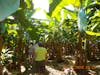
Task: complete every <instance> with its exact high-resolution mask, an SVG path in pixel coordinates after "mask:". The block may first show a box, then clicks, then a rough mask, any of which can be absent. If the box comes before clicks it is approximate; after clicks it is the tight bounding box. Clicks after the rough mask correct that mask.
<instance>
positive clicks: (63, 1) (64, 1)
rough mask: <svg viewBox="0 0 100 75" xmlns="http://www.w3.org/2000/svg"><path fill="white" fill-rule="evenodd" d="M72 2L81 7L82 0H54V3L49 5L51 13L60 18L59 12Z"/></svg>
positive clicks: (52, 15)
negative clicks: (80, 0)
mask: <svg viewBox="0 0 100 75" xmlns="http://www.w3.org/2000/svg"><path fill="white" fill-rule="evenodd" d="M69 4H72V5H73V6H76V7H79V6H80V2H79V0H53V2H52V4H50V7H49V14H50V16H51V17H56V18H57V20H58V19H59V15H58V14H59V12H60V10H61V9H62V8H63V7H64V6H66V5H69Z"/></svg>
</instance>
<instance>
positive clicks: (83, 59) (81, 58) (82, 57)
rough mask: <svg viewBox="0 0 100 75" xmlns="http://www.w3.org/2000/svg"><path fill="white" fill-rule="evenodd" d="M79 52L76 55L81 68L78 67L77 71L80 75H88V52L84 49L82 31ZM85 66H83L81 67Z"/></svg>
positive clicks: (79, 38) (77, 64)
mask: <svg viewBox="0 0 100 75" xmlns="http://www.w3.org/2000/svg"><path fill="white" fill-rule="evenodd" d="M78 40H79V42H78V54H77V56H76V66H79V67H80V68H79V69H76V72H77V74H78V75H88V72H87V69H86V65H87V56H86V52H85V50H84V49H82V46H83V45H82V36H81V33H80V32H79V37H78ZM81 67H83V68H81Z"/></svg>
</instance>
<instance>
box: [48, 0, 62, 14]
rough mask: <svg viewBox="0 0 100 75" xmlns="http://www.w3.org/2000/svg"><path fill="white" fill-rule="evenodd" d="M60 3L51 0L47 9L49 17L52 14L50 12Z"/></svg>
mask: <svg viewBox="0 0 100 75" xmlns="http://www.w3.org/2000/svg"><path fill="white" fill-rule="evenodd" d="M60 2H61V0H53V1H52V3H51V4H50V7H49V15H51V14H52V11H53V10H54V9H55V8H56V6H57V5H58V4H59V3H60Z"/></svg>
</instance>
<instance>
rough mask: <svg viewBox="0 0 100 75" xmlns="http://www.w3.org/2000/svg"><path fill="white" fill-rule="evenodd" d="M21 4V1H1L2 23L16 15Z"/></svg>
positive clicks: (0, 19)
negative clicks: (8, 17) (13, 14)
mask: <svg viewBox="0 0 100 75" xmlns="http://www.w3.org/2000/svg"><path fill="white" fill-rule="evenodd" d="M19 4H20V0H0V21H3V20H4V19H5V18H6V17H7V16H9V15H11V14H12V13H14V12H15V11H16V10H17V9H18V7H19Z"/></svg>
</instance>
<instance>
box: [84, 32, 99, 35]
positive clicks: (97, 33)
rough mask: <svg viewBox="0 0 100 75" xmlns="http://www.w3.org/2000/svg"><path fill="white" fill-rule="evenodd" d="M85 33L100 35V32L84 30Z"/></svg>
mask: <svg viewBox="0 0 100 75" xmlns="http://www.w3.org/2000/svg"><path fill="white" fill-rule="evenodd" d="M86 34H88V35H91V36H100V32H92V31H86Z"/></svg>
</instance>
